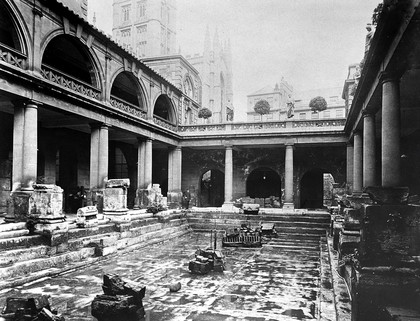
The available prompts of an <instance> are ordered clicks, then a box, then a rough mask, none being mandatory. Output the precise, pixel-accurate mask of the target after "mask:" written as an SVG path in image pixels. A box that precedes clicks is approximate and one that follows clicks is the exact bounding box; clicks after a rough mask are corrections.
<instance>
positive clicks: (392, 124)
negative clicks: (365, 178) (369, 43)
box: [382, 74, 401, 187]
mask: <svg viewBox="0 0 420 321" xmlns="http://www.w3.org/2000/svg"><path fill="white" fill-rule="evenodd" d="M400 157H401V156H400V89H399V82H398V80H396V79H394V78H391V77H389V75H386V74H384V76H383V78H382V186H383V187H392V186H399V185H400V183H401V173H400V170H401V169H400Z"/></svg>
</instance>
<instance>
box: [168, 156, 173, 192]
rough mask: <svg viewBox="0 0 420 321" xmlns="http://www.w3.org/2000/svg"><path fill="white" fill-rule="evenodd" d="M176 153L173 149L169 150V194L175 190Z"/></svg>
mask: <svg viewBox="0 0 420 321" xmlns="http://www.w3.org/2000/svg"><path fill="white" fill-rule="evenodd" d="M174 151H175V150H174V149H172V148H171V149H169V150H168V192H171V191H172V190H173V189H174V171H173V168H174V164H173V158H174V157H173V156H174Z"/></svg>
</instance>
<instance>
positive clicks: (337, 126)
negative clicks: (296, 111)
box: [178, 118, 346, 135]
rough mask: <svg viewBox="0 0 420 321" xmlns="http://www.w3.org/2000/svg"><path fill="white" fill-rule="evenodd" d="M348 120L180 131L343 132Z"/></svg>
mask: <svg viewBox="0 0 420 321" xmlns="http://www.w3.org/2000/svg"><path fill="white" fill-rule="evenodd" d="M345 122H346V120H345V119H344V118H340V119H325V120H291V121H278V122H255V123H224V124H203V125H186V126H179V127H178V131H179V132H182V133H184V134H186V135H189V134H191V135H200V134H205V135H211V134H225V133H226V134H229V133H232V134H233V133H235V134H236V133H271V132H285V133H286V132H308V131H337V130H343V129H344V124H345Z"/></svg>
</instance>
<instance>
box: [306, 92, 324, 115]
mask: <svg viewBox="0 0 420 321" xmlns="http://www.w3.org/2000/svg"><path fill="white" fill-rule="evenodd" d="M309 107H311V109H312V112H314V113H317V112H320V111H323V110H325V109H327V102H326V100H325V99H324V97H321V96H317V97H315V98H312V99H311V101H310V102H309Z"/></svg>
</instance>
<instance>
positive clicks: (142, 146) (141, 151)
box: [137, 138, 146, 189]
mask: <svg viewBox="0 0 420 321" xmlns="http://www.w3.org/2000/svg"><path fill="white" fill-rule="evenodd" d="M145 153H146V142H145V141H144V140H142V139H140V138H139V139H138V146H137V189H142V188H145V186H144V174H145Z"/></svg>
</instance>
